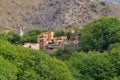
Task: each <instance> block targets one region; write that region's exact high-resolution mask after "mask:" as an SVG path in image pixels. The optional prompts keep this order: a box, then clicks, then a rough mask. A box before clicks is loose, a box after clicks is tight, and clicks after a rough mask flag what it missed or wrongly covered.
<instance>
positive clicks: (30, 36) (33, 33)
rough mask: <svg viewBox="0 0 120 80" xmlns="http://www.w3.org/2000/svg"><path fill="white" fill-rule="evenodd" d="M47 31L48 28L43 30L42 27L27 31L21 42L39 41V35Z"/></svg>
mask: <svg viewBox="0 0 120 80" xmlns="http://www.w3.org/2000/svg"><path fill="white" fill-rule="evenodd" d="M42 32H46V30H41V29H31V30H30V31H28V32H26V33H25V34H24V35H23V36H22V37H21V40H20V41H21V42H22V43H26V42H31V43H36V42H37V35H38V34H40V33H42Z"/></svg>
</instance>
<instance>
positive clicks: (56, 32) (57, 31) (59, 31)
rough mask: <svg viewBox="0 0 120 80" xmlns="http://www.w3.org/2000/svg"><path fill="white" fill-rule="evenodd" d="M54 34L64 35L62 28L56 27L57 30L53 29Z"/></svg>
mask: <svg viewBox="0 0 120 80" xmlns="http://www.w3.org/2000/svg"><path fill="white" fill-rule="evenodd" d="M55 36H57V37H59V36H65V32H64V30H62V29H57V30H56V31H55Z"/></svg>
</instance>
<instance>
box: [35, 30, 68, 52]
mask: <svg viewBox="0 0 120 80" xmlns="http://www.w3.org/2000/svg"><path fill="white" fill-rule="evenodd" d="M66 40H67V37H66V36H60V37H54V32H44V33H41V34H39V35H38V36H37V43H38V44H39V47H40V49H44V50H46V51H47V52H49V53H52V52H54V51H55V50H56V49H58V48H59V47H62V46H64V41H66Z"/></svg>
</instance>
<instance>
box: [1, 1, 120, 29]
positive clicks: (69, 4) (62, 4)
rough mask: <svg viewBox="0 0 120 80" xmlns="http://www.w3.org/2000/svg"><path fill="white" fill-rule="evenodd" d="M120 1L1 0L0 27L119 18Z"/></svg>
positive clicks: (58, 25) (48, 26) (80, 23)
mask: <svg viewBox="0 0 120 80" xmlns="http://www.w3.org/2000/svg"><path fill="white" fill-rule="evenodd" d="M119 13H120V5H116V4H112V3H107V2H104V1H103V0H1V1H0V29H1V30H7V29H8V30H9V29H15V30H17V28H18V27H23V29H24V30H28V29H30V28H45V29H49V30H54V29H57V28H64V27H66V26H74V27H80V26H83V25H84V24H85V23H87V22H89V21H91V20H93V19H95V18H99V17H101V16H116V17H119V18H120V15H119Z"/></svg>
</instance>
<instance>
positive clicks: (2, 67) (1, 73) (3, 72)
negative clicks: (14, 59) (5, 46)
mask: <svg viewBox="0 0 120 80" xmlns="http://www.w3.org/2000/svg"><path fill="white" fill-rule="evenodd" d="M16 74H17V67H16V66H15V65H14V64H11V63H10V62H8V61H7V60H5V59H3V57H2V56H0V80H16V79H17V76H16Z"/></svg>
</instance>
